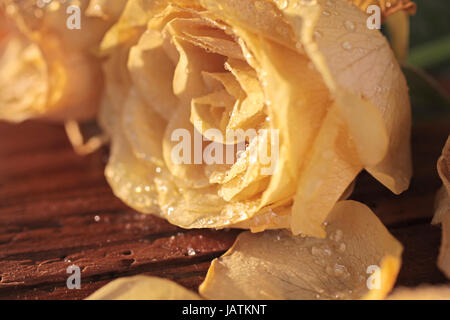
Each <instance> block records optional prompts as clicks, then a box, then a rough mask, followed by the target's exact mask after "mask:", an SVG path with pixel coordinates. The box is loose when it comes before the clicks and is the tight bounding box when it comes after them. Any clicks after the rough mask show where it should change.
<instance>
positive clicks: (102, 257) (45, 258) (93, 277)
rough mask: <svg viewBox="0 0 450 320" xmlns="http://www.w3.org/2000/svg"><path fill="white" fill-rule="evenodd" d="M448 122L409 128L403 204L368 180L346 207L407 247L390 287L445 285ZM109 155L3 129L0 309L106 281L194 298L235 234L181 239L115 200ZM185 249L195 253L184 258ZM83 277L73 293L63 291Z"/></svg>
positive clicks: (43, 129)
mask: <svg viewBox="0 0 450 320" xmlns="http://www.w3.org/2000/svg"><path fill="white" fill-rule="evenodd" d="M449 133H450V120H447V121H440V122H436V123H433V124H422V125H419V126H416V127H415V128H414V133H413V149H414V172H415V175H414V179H413V181H412V185H411V188H410V189H409V190H408V191H407V192H405V193H404V194H402V195H400V196H395V195H392V194H391V193H390V192H389V191H388V190H387V189H385V188H384V187H383V186H381V185H380V184H379V183H377V182H376V181H374V179H373V178H371V177H370V176H369V175H368V174H365V173H362V174H361V175H360V177H359V178H358V181H357V185H356V191H355V193H354V195H353V196H352V198H353V199H356V200H359V201H362V202H364V203H366V204H367V205H369V206H370V207H371V208H372V209H373V210H374V211H375V212H376V214H377V215H378V216H379V217H380V218H381V219H382V221H383V222H384V223H385V224H386V225H387V226H388V227H389V229H390V231H391V232H392V233H393V234H394V235H395V236H396V237H397V238H398V239H399V240H400V241H401V242H402V243H403V244H404V246H405V251H404V255H403V266H402V269H401V272H400V275H399V277H398V282H397V286H417V285H419V284H422V283H432V284H435V283H446V282H448V281H447V280H446V279H445V277H444V276H443V274H442V273H441V272H440V271H439V270H438V269H437V267H436V259H437V254H438V249H439V246H440V239H441V231H440V229H439V228H438V227H434V226H431V225H430V219H431V217H432V215H433V202H434V195H435V192H436V190H437V189H438V187H439V186H440V181H439V179H438V176H437V173H436V160H437V158H438V156H439V155H440V153H441V149H442V147H443V145H444V142H445V140H446V137H447V136H448V134H449ZM106 160H107V150H106V149H103V150H101V151H99V152H96V153H95V154H92V155H89V156H87V157H79V156H77V155H75V154H74V152H73V151H72V149H71V146H70V145H69V144H68V142H67V139H66V137H65V134H64V131H63V129H62V128H61V127H60V126H57V125H49V124H44V123H39V122H26V123H23V124H20V125H10V124H6V123H0V299H81V298H85V297H86V296H87V295H89V294H90V293H91V292H93V291H94V290H96V289H98V288H99V287H101V286H103V285H104V284H106V283H107V282H109V281H111V279H114V278H117V277H121V276H126V275H134V274H149V275H155V276H161V277H166V278H170V279H173V280H175V281H176V282H178V283H180V284H182V285H183V286H185V287H187V288H190V289H194V290H196V289H197V287H198V285H199V284H200V283H201V282H202V280H203V278H204V276H205V274H206V271H207V269H208V267H209V264H210V261H211V260H212V259H213V258H215V257H218V256H219V255H221V254H222V253H223V252H224V251H226V250H227V249H228V248H229V247H230V246H231V244H232V243H233V241H234V239H235V237H236V235H237V234H238V232H239V231H236V230H228V231H225V230H222V231H213V230H183V229H180V228H176V227H174V226H172V225H170V224H168V223H167V222H165V221H163V220H161V219H158V218H156V217H153V216H150V215H143V214H139V213H137V212H135V211H133V210H132V209H129V208H127V207H126V206H125V205H124V204H122V203H121V201H120V200H118V199H116V198H115V197H114V195H113V194H112V192H111V190H110V188H109V186H108V185H107V183H106V181H105V179H104V176H103V169H104V166H105V162H106ZM188 248H192V249H193V250H194V251H195V253H196V254H195V255H190V254H189V250H188ZM72 264H75V265H77V266H79V267H80V268H81V277H82V286H81V289H80V290H76V289H73V290H69V289H67V287H66V279H67V277H68V276H69V274H67V272H66V271H67V267H68V266H70V265H72Z"/></svg>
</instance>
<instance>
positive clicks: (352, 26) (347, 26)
mask: <svg viewBox="0 0 450 320" xmlns="http://www.w3.org/2000/svg"><path fill="white" fill-rule="evenodd" d="M344 26H345V29H347V30H348V31H355V29H356V27H355V24H354V23H353V22H351V21H350V20H346V21H345V22H344Z"/></svg>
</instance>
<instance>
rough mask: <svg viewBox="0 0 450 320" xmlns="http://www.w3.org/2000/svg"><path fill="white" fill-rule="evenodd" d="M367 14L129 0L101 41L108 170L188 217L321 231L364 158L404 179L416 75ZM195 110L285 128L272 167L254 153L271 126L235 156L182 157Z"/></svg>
mask: <svg viewBox="0 0 450 320" xmlns="http://www.w3.org/2000/svg"><path fill="white" fill-rule="evenodd" d="M366 19H367V17H366V16H365V15H364V14H363V13H362V12H361V11H360V10H359V9H357V8H356V7H354V6H351V5H349V4H348V3H347V2H345V1H341V0H340V1H315V0H311V1H263V0H261V1H232V0H225V1H220V2H216V1H206V0H204V1H181V0H178V1H134V0H129V1H128V2H127V5H126V8H125V10H124V13H123V15H122V16H121V18H120V20H119V22H118V23H117V24H116V25H115V26H114V27H113V28H112V29H111V30H110V31H109V32H108V33H107V35H106V36H105V38H104V40H103V43H102V50H103V52H104V54H105V55H108V61H107V62H106V63H105V68H104V71H105V74H106V78H107V85H106V86H107V88H106V95H105V98H104V101H103V110H102V116H101V121H102V123H103V126H104V127H105V128H106V130H107V131H108V132H109V133H110V135H111V137H112V152H111V157H110V160H109V163H108V166H107V168H106V176H107V178H108V181H109V183H110V184H111V186H112V188H113V190H114V192H115V193H116V195H117V196H119V197H120V198H121V199H123V200H124V201H125V202H126V203H128V204H129V205H130V206H132V207H134V208H136V209H137V210H139V211H142V212H147V213H159V214H160V215H161V216H163V217H165V218H167V219H168V220H169V221H170V222H171V223H173V224H176V225H179V226H182V227H185V228H196V227H213V228H221V227H231V226H233V227H243V228H251V229H252V230H254V231H260V230H264V229H267V228H281V227H290V228H291V230H292V231H293V232H294V233H296V234H298V233H303V234H307V235H313V236H319V237H323V236H324V234H325V231H324V229H323V222H324V221H325V220H326V217H327V215H328V213H329V212H330V210H331V209H332V207H333V206H334V204H335V202H336V201H337V200H339V199H340V198H341V197H342V196H346V195H347V193H346V192H345V191H346V190H348V188H349V187H350V186H351V183H352V181H353V180H354V178H355V177H356V175H357V174H358V173H359V172H360V171H361V170H362V169H366V170H368V171H369V172H370V173H371V174H372V175H373V176H374V177H375V178H376V179H378V180H379V181H380V182H382V183H383V184H384V185H386V186H387V187H388V188H389V189H391V190H392V191H393V192H395V193H400V192H402V191H403V190H405V189H406V188H407V186H408V184H409V179H410V176H411V163H410V146H409V135H410V106H409V98H408V92H407V87H406V83H405V80H404V77H403V75H402V74H401V71H400V69H399V66H398V64H397V63H396V61H395V58H394V56H393V54H392V51H391V49H390V48H389V45H388V43H387V41H386V40H385V38H384V37H383V36H382V35H381V34H380V33H379V31H377V30H369V29H368V28H367V27H366ZM196 120H200V121H201V122H202V123H203V124H206V127H211V128H218V129H220V130H221V131H222V132H225V133H226V131H227V130H228V129H237V128H242V129H246V128H256V129H257V128H273V129H278V130H279V133H280V148H279V160H278V161H277V163H276V166H275V171H274V174H273V175H272V176H263V175H261V174H259V172H260V171H259V169H261V167H263V165H262V164H261V163H260V162H258V161H256V162H255V163H252V161H250V159H249V158H250V157H248V155H249V154H250V153H251V149H252V148H257V147H258V146H261V145H265V144H268V145H269V146H270V141H262V137H260V138H258V139H257V140H255V141H247V142H248V147H247V149H246V150H245V152H244V154H243V155H241V157H239V159H238V160H237V161H236V162H235V163H234V164H233V165H216V164H213V165H207V164H193V165H188V164H175V163H174V162H173V159H172V158H171V156H170V155H171V150H172V148H173V146H174V144H175V143H174V142H173V141H171V139H170V137H171V134H172V132H173V131H174V130H176V129H180V128H184V129H187V130H189V131H190V132H192V133H193V132H194V130H196V129H200V128H194V125H195V123H196ZM202 129H203V128H202ZM202 133H204V132H203V131H202ZM208 138H210V139H213V137H208ZM205 145H206V144H205ZM225 147H226V146H224V148H225ZM246 155H247V156H246Z"/></svg>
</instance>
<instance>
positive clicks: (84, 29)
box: [0, 0, 125, 122]
mask: <svg viewBox="0 0 450 320" xmlns="http://www.w3.org/2000/svg"><path fill="white" fill-rule="evenodd" d="M124 4H125V0H118V1H113V2H109V3H108V6H106V2H105V0H81V1H72V0H71V1H65V2H61V1H59V0H58V1H56V0H53V1H46V2H44V1H36V0H25V1H24V0H21V1H15V0H2V1H0V18H1V20H0V120H8V121H14V122H19V121H23V120H26V119H28V118H35V117H45V118H47V119H52V120H57V121H61V120H69V119H71V120H72V119H73V120H86V119H90V118H93V117H95V116H96V114H97V112H98V105H99V102H100V97H101V92H102V87H103V76H102V72H101V61H100V60H99V59H98V58H97V57H96V56H95V50H96V47H97V46H98V44H99V43H100V40H101V39H102V37H103V35H104V33H105V32H106V31H107V30H108V28H109V27H111V25H112V24H113V22H114V21H115V20H116V19H117V17H118V15H119V14H120V11H121V9H122V7H123V5H124ZM71 5H76V6H77V7H79V8H80V9H81V14H82V16H81V17H80V22H81V29H80V30H77V29H69V28H67V26H66V22H67V19H68V18H69V16H70V15H69V14H68V13H67V12H66V9H67V8H68V7H69V6H71Z"/></svg>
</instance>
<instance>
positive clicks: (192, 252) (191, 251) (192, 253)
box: [188, 248, 197, 256]
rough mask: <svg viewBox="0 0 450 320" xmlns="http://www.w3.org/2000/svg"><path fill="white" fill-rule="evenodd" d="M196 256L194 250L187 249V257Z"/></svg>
mask: <svg viewBox="0 0 450 320" xmlns="http://www.w3.org/2000/svg"><path fill="white" fill-rule="evenodd" d="M196 254H197V252H195V250H194V249H193V248H188V255H189V256H195V255H196Z"/></svg>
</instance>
